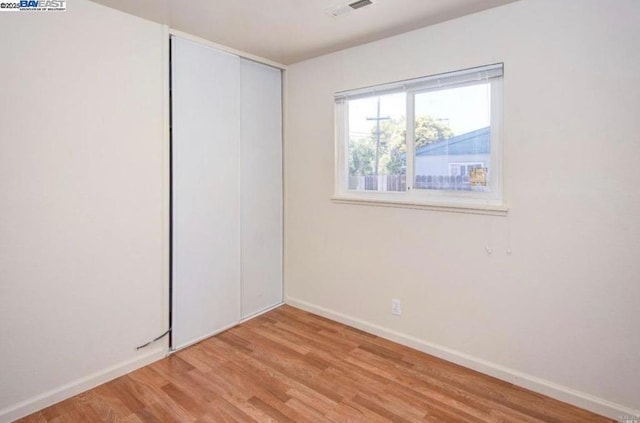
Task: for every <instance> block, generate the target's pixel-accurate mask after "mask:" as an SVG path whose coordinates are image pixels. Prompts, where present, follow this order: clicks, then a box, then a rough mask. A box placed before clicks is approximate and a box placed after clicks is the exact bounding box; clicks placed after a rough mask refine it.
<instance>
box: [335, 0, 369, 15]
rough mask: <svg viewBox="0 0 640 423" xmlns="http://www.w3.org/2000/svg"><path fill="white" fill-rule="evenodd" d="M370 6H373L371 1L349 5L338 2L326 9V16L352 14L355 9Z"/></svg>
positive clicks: (363, 0) (360, 1) (365, 0)
mask: <svg viewBox="0 0 640 423" xmlns="http://www.w3.org/2000/svg"><path fill="white" fill-rule="evenodd" d="M370 4H373V1H372V0H358V1H352V2H349V3H345V2H340V3H339V4H336V5H334V6H332V7H330V8H329V9H327V14H328V15H329V16H340V15H344V14H345V13H349V12H353V11H354V10H356V9H360V8H362V7H365V6H369V5H370Z"/></svg>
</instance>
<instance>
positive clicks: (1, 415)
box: [0, 346, 167, 423]
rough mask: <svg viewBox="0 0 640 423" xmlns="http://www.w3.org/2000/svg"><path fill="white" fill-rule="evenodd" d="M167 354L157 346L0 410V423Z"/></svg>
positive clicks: (48, 404) (70, 395)
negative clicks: (137, 355)
mask: <svg viewBox="0 0 640 423" xmlns="http://www.w3.org/2000/svg"><path fill="white" fill-rule="evenodd" d="M166 354H167V348H166V346H157V347H156V348H154V350H152V351H149V352H147V353H146V354H144V355H141V356H139V357H136V358H134V359H131V360H128V361H125V362H122V363H119V364H116V365H115V366H111V367H108V368H106V369H104V370H101V371H99V372H96V373H93V374H91V375H89V376H86V377H83V378H81V379H77V380H74V381H73V382H70V383H67V384H65V385H62V386H60V387H59V388H56V389H52V390H51V391H48V392H45V393H43V394H40V395H38V396H35V397H33V398H29V399H27V400H25V401H22V402H20V403H18V404H15V405H13V406H10V407H7V408H5V409H3V410H0V422H3V423H4V422H12V421H14V420H17V419H19V418H21V417H24V416H28V415H29V414H31V413H35V412H36V411H38V410H42V409H43V408H45V407H49V406H50V405H53V404H55V403H58V402H60V401H62V400H65V399H67V398H70V397H72V396H74V395H77V394H79V393H81V392H84V391H87V390H89V389H91V388H94V387H96V386H98V385H101V384H103V383H105V382H108V381H110V380H113V379H115V378H117V377H120V376H122V375H125V374H127V373H129V372H132V371H134V370H136V369H139V368H140V367H143V366H146V365H148V364H151V363H153V362H154V361H157V360H160V359H161V358H164V357H165V356H166Z"/></svg>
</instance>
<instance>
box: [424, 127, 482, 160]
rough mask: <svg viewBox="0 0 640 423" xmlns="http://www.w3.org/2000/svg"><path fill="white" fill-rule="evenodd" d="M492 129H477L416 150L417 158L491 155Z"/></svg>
mask: <svg viewBox="0 0 640 423" xmlns="http://www.w3.org/2000/svg"><path fill="white" fill-rule="evenodd" d="M489 135H490V128H489V127H486V128H481V129H476V130H475V131H471V132H467V133H465V134H460V135H456V136H455V137H451V138H449V139H446V140H442V141H436V142H434V143H432V144H428V145H425V146H422V147H420V148H418V149H417V150H416V156H442V155H445V154H449V155H460V154H489V151H490V136H489Z"/></svg>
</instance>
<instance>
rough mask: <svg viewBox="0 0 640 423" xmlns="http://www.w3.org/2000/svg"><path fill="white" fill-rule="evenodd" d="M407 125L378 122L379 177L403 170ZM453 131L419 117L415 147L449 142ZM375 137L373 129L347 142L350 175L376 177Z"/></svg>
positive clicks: (404, 121)
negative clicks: (364, 135)
mask: <svg viewBox="0 0 640 423" xmlns="http://www.w3.org/2000/svg"><path fill="white" fill-rule="evenodd" d="M406 134H407V124H406V119H405V118H404V116H403V117H401V118H399V119H389V120H385V121H382V122H380V157H379V164H378V172H379V173H380V174H389V175H399V174H401V173H403V172H404V169H405V168H406V164H407V159H406V152H407V143H406ZM452 136H453V131H452V130H451V128H450V127H449V125H447V124H445V123H443V122H442V121H439V120H437V119H435V118H433V117H432V116H418V117H417V118H416V123H415V146H416V148H420V147H422V146H425V145H429V144H432V143H434V142H436V141H440V140H445V139H449V138H451V137H452ZM376 142H377V134H376V127H375V126H374V127H373V128H372V129H371V134H370V135H368V136H366V137H364V138H357V139H351V140H350V142H349V174H350V175H352V176H355V175H373V174H375V169H374V167H375V155H376Z"/></svg>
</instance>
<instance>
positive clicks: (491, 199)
mask: <svg viewBox="0 0 640 423" xmlns="http://www.w3.org/2000/svg"><path fill="white" fill-rule="evenodd" d="M489 72H490V73H491V77H488V76H486V75H489ZM450 75H454V76H455V78H456V79H455V80H454V81H453V82H450V81H451V80H449V82H450V83H447V76H450ZM465 75H467V76H469V77H466V76H465ZM479 75H480V76H479ZM482 75H485V76H484V77H482ZM502 75H503V64H502V63H500V64H494V65H488V66H482V67H477V68H471V69H466V70H461V71H455V72H449V73H446V74H439V75H433V76H429V77H424V78H417V79H413V80H407V81H398V82H394V83H390V84H382V85H378V86H375V87H368V88H361V89H357V90H351V91H343V92H339V93H336V96H335V99H336V102H335V103H336V107H335V113H336V115H335V122H336V126H335V177H334V182H335V187H334V196H333V197H332V200H333V201H334V202H337V203H349V204H366V205H377V206H387V207H389V206H395V207H409V208H421V209H429V210H443V211H458V212H467V213H481V214H492V215H506V213H507V211H508V207H507V206H506V204H505V202H504V197H503V168H504V161H503V152H502V149H503V146H504V143H503V142H502V103H503V77H502ZM465 78H466V79H465ZM443 80H444V82H443ZM434 81H435V82H434ZM483 82H488V83H490V84H491V98H492V101H491V105H490V107H491V147H490V151H491V154H490V161H491V165H490V166H491V167H490V174H489V177H490V182H489V183H490V186H491V191H490V192H469V191H449V190H426V189H414V187H413V185H414V184H415V148H414V147H415V145H414V144H415V143H414V139H413V138H414V136H415V134H414V132H415V131H414V124H415V122H414V121H415V116H414V111H415V96H416V95H417V94H420V93H424V92H431V91H437V90H441V89H447V88H453V87H459V86H464V85H475V84H477V83H483ZM409 87H410V88H409ZM401 91H404V92H406V115H407V119H406V122H407V139H406V143H407V144H406V154H407V164H406V166H407V167H406V181H407V190H406V191H397V192H394V191H383V192H381V191H358V190H349V189H348V186H349V185H348V177H349V175H348V168H347V163H348V157H349V151H348V150H349V137H348V134H349V107H348V102H349V100H353V99H357V98H364V97H370V96H375V95H386V94H391V93H392V92H401ZM495 99H498V101H494V100H495Z"/></svg>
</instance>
